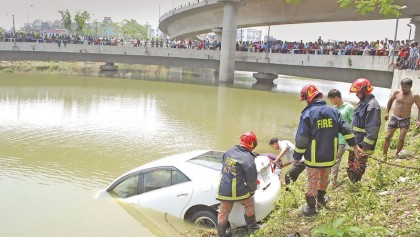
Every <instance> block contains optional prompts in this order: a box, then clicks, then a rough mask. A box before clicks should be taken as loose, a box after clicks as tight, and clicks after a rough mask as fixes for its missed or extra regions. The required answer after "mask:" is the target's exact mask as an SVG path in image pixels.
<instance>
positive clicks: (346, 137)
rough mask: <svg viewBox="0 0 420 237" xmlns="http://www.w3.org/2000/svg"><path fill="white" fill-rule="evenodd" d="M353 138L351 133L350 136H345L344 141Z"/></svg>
mask: <svg viewBox="0 0 420 237" xmlns="http://www.w3.org/2000/svg"><path fill="white" fill-rule="evenodd" d="M353 137H354V135H353V133H350V134H347V135H344V139H346V140H348V139H350V138H353Z"/></svg>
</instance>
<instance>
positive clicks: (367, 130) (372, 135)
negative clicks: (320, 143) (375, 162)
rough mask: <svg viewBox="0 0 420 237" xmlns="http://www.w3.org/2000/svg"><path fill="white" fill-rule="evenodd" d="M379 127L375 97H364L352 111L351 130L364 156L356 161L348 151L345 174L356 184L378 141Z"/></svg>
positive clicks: (379, 114) (378, 107)
mask: <svg viewBox="0 0 420 237" xmlns="http://www.w3.org/2000/svg"><path fill="white" fill-rule="evenodd" d="M380 127H381V108H380V106H379V103H378V101H377V100H376V99H375V96H374V95H372V94H369V95H366V98H365V99H364V100H362V101H360V102H359V104H358V107H357V108H356V110H355V111H354V115H353V123H352V129H353V133H354V136H355V138H356V141H357V144H358V145H359V147H360V148H362V149H363V151H364V153H365V154H366V155H364V156H363V157H362V158H359V159H357V158H356V157H355V154H354V152H353V151H352V150H351V149H350V151H349V160H348V165H349V168H348V169H347V174H348V175H349V178H350V180H351V181H352V182H354V183H355V182H358V181H359V180H360V179H361V178H362V175H363V174H364V173H365V170H366V163H367V159H368V155H372V154H373V152H374V150H375V146H376V141H377V140H378V134H379V129H380Z"/></svg>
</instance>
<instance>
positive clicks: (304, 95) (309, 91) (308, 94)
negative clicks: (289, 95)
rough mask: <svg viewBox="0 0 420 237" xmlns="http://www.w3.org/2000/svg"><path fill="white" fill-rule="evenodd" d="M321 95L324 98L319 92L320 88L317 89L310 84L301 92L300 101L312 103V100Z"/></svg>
mask: <svg viewBox="0 0 420 237" xmlns="http://www.w3.org/2000/svg"><path fill="white" fill-rule="evenodd" d="M319 94H321V96H322V93H321V92H320V91H319V90H318V88H316V86H314V85H310V84H309V85H306V86H304V87H303V88H302V90H301V91H300V100H301V101H304V100H306V101H307V102H309V103H311V102H312V100H313V99H314V98H315V97H316V96H317V95H319Z"/></svg>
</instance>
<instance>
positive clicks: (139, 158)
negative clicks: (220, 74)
mask: <svg viewBox="0 0 420 237" xmlns="http://www.w3.org/2000/svg"><path fill="white" fill-rule="evenodd" d="M199 80H201V81H202V80H203V79H202V78H200V79H199ZM189 81H190V80H189ZM277 83H278V85H277V86H266V85H253V84H252V80H251V81H249V80H248V81H247V80H245V81H243V80H242V81H241V80H239V81H238V82H235V84H233V86H229V87H226V86H219V87H218V86H209V85H200V83H196V84H185V83H172V82H158V81H153V80H147V81H146V80H132V79H131V80H130V79H129V80H127V79H119V78H105V77H85V76H61V75H42V74H0V132H1V136H0V188H1V189H0V190H1V191H0V192H1V195H0V236H8V237H12V236H19V237H22V236H31V237H37V236H39V237H46V236H60V237H64V236H69V237H70V236H71V237H74V236H102V237H105V236H116V235H118V236H125V237H128V236H174V235H177V234H179V232H180V231H186V230H188V229H189V228H191V226H189V225H187V224H185V223H183V222H182V221H179V220H177V219H176V218H170V217H165V216H164V214H161V213H155V212H152V211H150V210H147V209H142V210H139V209H137V208H134V207H132V206H129V205H124V204H121V203H119V202H117V201H115V200H114V199H112V198H111V197H109V196H108V195H106V194H103V195H98V193H100V191H101V190H102V189H104V188H105V187H106V186H107V184H109V183H110V182H111V181H112V180H113V179H114V178H116V177H118V176H119V175H121V174H122V173H124V172H126V171H128V170H130V169H132V168H134V167H137V166H139V165H142V164H144V163H146V162H148V161H152V160H155V159H158V158H161V157H164V156H167V155H170V154H175V153H181V152H186V151H191V150H198V149H218V150H225V149H227V148H229V147H230V146H232V145H234V144H236V143H237V142H238V139H239V136H240V135H241V134H242V133H243V132H245V131H248V130H252V131H254V132H255V133H256V134H257V136H258V139H259V146H258V148H257V149H256V151H257V152H261V153H264V152H274V151H273V150H271V148H270V147H269V146H268V144H267V143H268V141H269V139H270V138H271V137H272V136H279V137H282V138H286V139H290V140H293V137H294V133H295V131H296V127H297V124H298V120H299V116H300V111H301V110H302V109H303V108H304V106H305V104H303V103H301V102H299V101H298V96H297V93H298V92H299V91H300V89H301V88H302V86H303V85H305V84H306V83H308V81H305V80H293V79H287V78H283V79H281V80H278V81H277ZM311 83H318V84H317V85H319V87H320V89H321V90H323V91H324V93H327V92H328V90H329V89H331V88H339V89H342V90H346V91H347V90H348V89H347V88H348V84H345V83H331V82H323V81H319V82H314V81H313V80H312V81H311ZM203 84H214V83H203ZM234 87H239V88H234ZM244 88H248V89H244ZM264 90H266V91H264ZM382 93H383V97H384V98H386V99H387V96H388V94H389V90H385V89H384V90H383V92H382ZM345 96H348V95H347V93H345ZM353 99H355V98H353ZM386 99H385V101H383V103H386ZM382 100H383V99H382ZM98 196H99V197H98Z"/></svg>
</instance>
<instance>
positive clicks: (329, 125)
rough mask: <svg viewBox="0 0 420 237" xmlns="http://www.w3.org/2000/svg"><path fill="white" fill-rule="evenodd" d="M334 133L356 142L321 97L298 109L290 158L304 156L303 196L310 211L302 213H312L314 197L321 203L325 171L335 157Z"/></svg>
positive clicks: (350, 141)
mask: <svg viewBox="0 0 420 237" xmlns="http://www.w3.org/2000/svg"><path fill="white" fill-rule="evenodd" d="M338 133H341V134H343V136H344V138H345V139H346V141H347V143H348V144H349V146H355V145H356V139H355V138H354V135H353V134H352V133H351V128H350V126H349V125H348V124H347V123H346V122H345V121H344V120H343V119H342V118H341V115H340V113H339V112H338V110H337V109H335V108H333V107H330V106H327V104H326V102H325V101H324V100H315V101H314V102H311V103H309V104H308V106H307V107H306V108H305V109H304V110H303V111H302V114H301V117H300V123H299V127H298V131H297V133H296V147H295V152H294V154H293V158H294V159H295V160H297V161H298V160H300V159H301V158H302V156H304V157H305V164H306V166H307V176H308V181H307V188H306V193H305V196H306V201H307V203H308V207H309V209H310V211H309V212H308V213H305V212H306V211H305V210H303V211H304V214H305V215H307V214H308V215H313V214H315V203H316V200H315V197H316V198H317V199H318V203H321V204H325V201H324V195H325V190H326V189H327V186H328V175H329V173H330V170H331V167H332V166H333V165H334V164H335V162H336V158H337V157H336V156H337V149H338Z"/></svg>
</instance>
